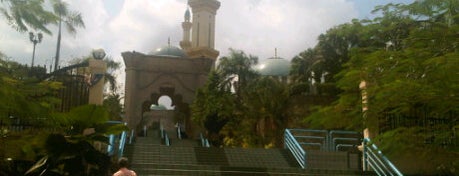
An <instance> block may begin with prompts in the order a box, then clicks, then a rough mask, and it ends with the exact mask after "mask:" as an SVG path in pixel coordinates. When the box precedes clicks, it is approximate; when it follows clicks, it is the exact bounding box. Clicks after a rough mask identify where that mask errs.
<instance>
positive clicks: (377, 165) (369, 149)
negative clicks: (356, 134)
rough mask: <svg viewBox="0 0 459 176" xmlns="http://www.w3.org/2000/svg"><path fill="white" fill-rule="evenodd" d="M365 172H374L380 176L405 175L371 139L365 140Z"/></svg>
mask: <svg viewBox="0 0 459 176" xmlns="http://www.w3.org/2000/svg"><path fill="white" fill-rule="evenodd" d="M363 170H364V171H374V172H376V174H378V175H380V176H382V175H397V176H402V175H403V174H402V173H401V172H400V171H399V170H398V169H397V168H396V167H395V166H394V164H392V162H390V161H389V160H388V159H387V158H386V156H384V155H383V154H382V152H381V151H380V150H379V149H378V147H377V146H376V145H375V144H373V143H372V142H371V140H370V139H369V138H365V139H364V140H363Z"/></svg>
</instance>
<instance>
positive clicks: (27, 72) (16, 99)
mask: <svg viewBox="0 0 459 176" xmlns="http://www.w3.org/2000/svg"><path fill="white" fill-rule="evenodd" d="M35 71H37V70H36V69H31V68H30V67H27V66H24V65H20V64H18V63H16V62H11V61H4V60H0V83H1V84H0V114H2V116H1V117H2V118H4V117H9V116H10V115H14V116H15V117H20V118H23V119H24V118H38V117H44V116H46V115H47V114H49V113H50V112H51V111H52V108H53V106H54V105H56V104H57V103H58V102H59V100H58V99H57V98H56V97H55V94H56V92H57V90H58V89H60V88H61V84H60V83H58V82H53V81H40V79H38V78H37V77H36V76H38V75H39V74H36V72H35ZM39 73H40V72H39ZM41 73H42V72H41ZM42 74H43V73H42Z"/></svg>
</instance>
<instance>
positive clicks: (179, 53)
mask: <svg viewBox="0 0 459 176" xmlns="http://www.w3.org/2000/svg"><path fill="white" fill-rule="evenodd" d="M150 54H151V55H155V56H169V57H186V54H185V51H183V50H182V49H180V48H179V47H176V46H171V45H169V46H163V47H160V48H158V49H156V50H154V51H152V52H150Z"/></svg>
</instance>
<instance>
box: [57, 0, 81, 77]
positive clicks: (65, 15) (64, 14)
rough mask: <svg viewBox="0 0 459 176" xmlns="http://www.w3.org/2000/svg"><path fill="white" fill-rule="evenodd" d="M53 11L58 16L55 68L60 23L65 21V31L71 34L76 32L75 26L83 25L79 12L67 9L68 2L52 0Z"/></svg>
mask: <svg viewBox="0 0 459 176" xmlns="http://www.w3.org/2000/svg"><path fill="white" fill-rule="evenodd" d="M51 3H52V5H53V10H54V13H55V14H56V15H57V16H58V18H59V19H58V27H59V31H58V34H57V47H56V58H55V62H54V70H57V68H58V65H59V57H60V56H59V55H60V50H61V33H62V23H65V26H66V27H67V31H68V32H69V33H71V34H75V33H76V27H83V28H84V27H85V25H84V22H83V18H82V16H81V13H79V12H76V11H69V9H68V6H69V5H68V3H67V2H64V1H62V0H52V1H51Z"/></svg>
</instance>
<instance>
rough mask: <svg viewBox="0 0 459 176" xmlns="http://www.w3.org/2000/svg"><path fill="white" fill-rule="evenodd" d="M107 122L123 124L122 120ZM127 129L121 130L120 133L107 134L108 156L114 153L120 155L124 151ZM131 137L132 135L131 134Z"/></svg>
mask: <svg viewBox="0 0 459 176" xmlns="http://www.w3.org/2000/svg"><path fill="white" fill-rule="evenodd" d="M107 123H109V124H124V125H126V123H124V122H120V121H108V122H107ZM127 137H128V131H123V132H121V134H109V135H108V145H107V153H108V155H109V156H114V155H115V154H116V155H117V157H122V156H123V153H124V147H125V145H126V142H127ZM131 138H132V136H131Z"/></svg>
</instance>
